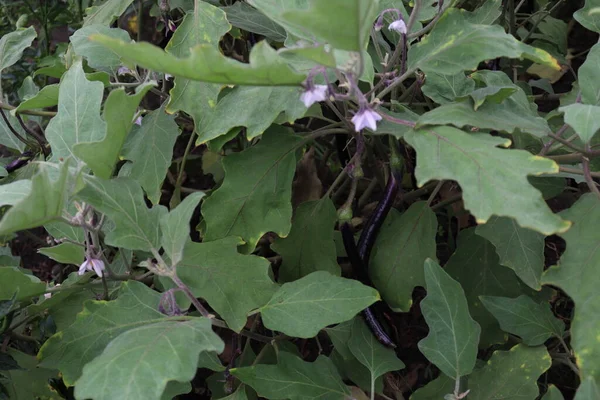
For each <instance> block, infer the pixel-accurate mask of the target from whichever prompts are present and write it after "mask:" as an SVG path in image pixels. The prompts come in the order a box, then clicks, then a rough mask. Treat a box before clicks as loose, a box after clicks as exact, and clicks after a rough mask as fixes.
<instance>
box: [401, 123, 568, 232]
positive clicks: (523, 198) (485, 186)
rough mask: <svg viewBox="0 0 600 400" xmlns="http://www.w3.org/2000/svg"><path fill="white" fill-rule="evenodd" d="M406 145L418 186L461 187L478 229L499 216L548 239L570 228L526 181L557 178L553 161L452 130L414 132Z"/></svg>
mask: <svg viewBox="0 0 600 400" xmlns="http://www.w3.org/2000/svg"><path fill="white" fill-rule="evenodd" d="M405 139H406V141H407V142H408V143H409V144H410V145H411V146H413V147H414V148H415V149H416V151H417V168H416V172H415V173H416V177H417V181H418V183H419V185H420V186H422V185H424V184H425V183H426V182H427V181H429V180H431V179H453V180H456V181H458V183H459V184H460V186H461V188H462V191H463V200H464V203H465V208H467V209H468V210H470V211H471V213H472V214H473V215H474V216H475V218H476V219H477V222H478V223H483V222H485V221H487V220H488V219H489V218H490V217H491V216H492V215H498V216H506V217H513V218H514V219H515V220H516V221H517V222H518V223H519V225H521V226H522V227H525V228H531V229H535V230H537V231H539V232H541V233H544V234H546V235H550V234H553V233H556V232H564V231H566V230H567V229H568V228H569V226H570V223H569V222H568V221H564V220H562V219H561V218H560V217H559V216H558V215H555V214H553V213H552V211H551V210H550V208H549V207H548V205H547V204H546V202H545V201H544V199H543V197H542V194H541V193H540V192H539V190H537V189H535V188H534V187H533V186H531V185H530V184H529V181H528V180H527V175H540V174H543V173H556V172H558V165H557V164H556V163H555V162H554V161H552V160H549V159H544V158H541V157H536V156H533V155H532V154H531V153H529V152H526V151H524V150H512V149H510V150H501V149H499V148H497V147H496V146H504V147H506V146H508V145H509V144H510V140H508V139H503V138H500V137H493V136H490V135H488V134H469V133H466V132H463V131H461V130H458V129H456V128H452V127H443V126H440V127H435V128H427V129H418V130H413V131H410V132H408V133H407V134H406V135H405Z"/></svg>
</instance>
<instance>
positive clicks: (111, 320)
mask: <svg viewBox="0 0 600 400" xmlns="http://www.w3.org/2000/svg"><path fill="white" fill-rule="evenodd" d="M159 301H160V293H158V292H155V291H154V290H152V289H150V288H148V287H147V286H146V285H144V284H142V283H140V282H136V281H126V282H123V283H122V284H121V288H120V290H119V297H118V298H117V299H116V300H114V301H87V302H86V303H84V309H83V311H82V312H80V313H79V314H78V315H77V318H76V319H75V322H73V324H72V325H71V326H69V327H68V328H66V329H65V330H64V331H60V332H58V333H56V334H55V335H54V336H52V337H51V338H50V339H48V341H46V343H44V345H43V346H42V348H41V349H40V352H39V354H38V358H39V359H40V360H41V363H40V365H41V366H42V367H46V368H57V369H59V370H60V371H61V373H62V374H63V379H64V381H65V384H67V385H68V386H71V385H73V384H74V383H75V381H76V380H78V379H79V377H80V376H81V370H82V368H83V366H84V365H86V364H87V363H89V362H90V361H92V360H93V359H94V358H96V357H97V356H99V355H100V354H101V353H102V352H103V351H104V349H105V347H106V346H107V345H108V344H109V343H110V342H111V341H112V340H113V339H114V338H116V337H118V336H119V335H120V334H121V333H123V332H126V331H129V330H131V329H135V328H138V327H142V326H145V325H150V324H154V323H160V322H163V321H166V320H168V318H167V317H165V316H164V315H163V314H161V313H160V312H159V311H158V303H159ZM140 344H143V342H140ZM155 351H156V348H155ZM197 361H198V356H197V355H196V359H195V362H197ZM129 372H131V371H129Z"/></svg>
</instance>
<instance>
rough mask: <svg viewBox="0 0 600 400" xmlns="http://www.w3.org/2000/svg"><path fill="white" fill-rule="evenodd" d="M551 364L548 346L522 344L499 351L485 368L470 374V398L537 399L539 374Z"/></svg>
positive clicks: (486, 399) (476, 399)
mask: <svg viewBox="0 0 600 400" xmlns="http://www.w3.org/2000/svg"><path fill="white" fill-rule="evenodd" d="M551 364H552V360H551V359H550V355H549V354H548V351H547V350H546V348H545V347H544V346H538V347H527V346H524V345H522V344H519V345H517V346H515V347H513V348H512V349H510V350H509V351H495V352H494V354H492V358H490V360H489V361H488V362H487V364H486V365H485V366H484V367H483V368H481V369H478V370H476V371H474V372H473V373H472V374H471V375H470V376H469V390H470V392H469V400H488V399H535V398H537V396H538V395H539V389H538V385H537V380H538V377H539V376H540V375H541V374H543V373H544V371H546V370H547V369H548V368H550V365H551Z"/></svg>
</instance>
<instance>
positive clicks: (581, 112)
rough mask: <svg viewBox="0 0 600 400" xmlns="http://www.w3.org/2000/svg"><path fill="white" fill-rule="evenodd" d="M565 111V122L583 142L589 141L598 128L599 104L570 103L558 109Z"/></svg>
mask: <svg viewBox="0 0 600 400" xmlns="http://www.w3.org/2000/svg"><path fill="white" fill-rule="evenodd" d="M558 110H559V111H562V112H564V113H565V123H566V124H569V125H570V126H571V128H573V130H575V132H576V133H577V135H578V136H579V137H580V138H581V140H583V142H584V143H586V144H587V143H589V142H590V141H591V140H592V138H593V137H594V135H595V134H596V132H598V129H600V117H599V114H598V113H600V106H591V105H589V104H571V105H569V106H566V107H560V108H559V109H558Z"/></svg>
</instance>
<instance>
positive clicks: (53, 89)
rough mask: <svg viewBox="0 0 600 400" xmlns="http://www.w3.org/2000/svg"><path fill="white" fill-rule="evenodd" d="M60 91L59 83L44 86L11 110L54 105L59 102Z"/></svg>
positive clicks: (20, 110) (17, 111)
mask: <svg viewBox="0 0 600 400" xmlns="http://www.w3.org/2000/svg"><path fill="white" fill-rule="evenodd" d="M58 93H59V85H58V84H54V85H47V86H44V87H43V88H42V90H40V91H39V92H38V93H37V94H36V95H35V96H33V97H30V98H28V99H27V100H24V101H22V102H21V104H19V106H18V107H17V108H16V109H14V110H12V111H11V114H12V113H13V112H14V113H20V112H22V111H26V110H34V109H37V108H44V107H54V106H55V105H57V104H58ZM13 126H14V125H13Z"/></svg>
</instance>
